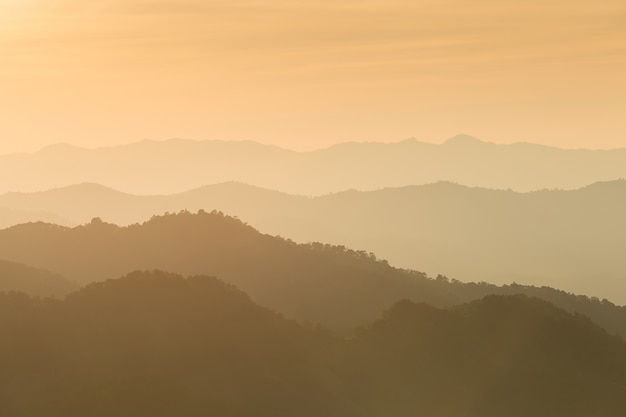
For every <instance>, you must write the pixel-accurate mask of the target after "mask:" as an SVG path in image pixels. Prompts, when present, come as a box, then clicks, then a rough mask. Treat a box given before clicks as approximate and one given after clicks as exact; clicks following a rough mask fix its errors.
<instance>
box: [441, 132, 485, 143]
mask: <svg viewBox="0 0 626 417" xmlns="http://www.w3.org/2000/svg"><path fill="white" fill-rule="evenodd" d="M488 143H489V142H485V141H482V140H480V139H478V138H475V137H474V136H470V135H465V134H461V135H456V136H453V137H451V138H449V139H448V140H446V141H445V142H444V143H443V144H444V145H446V146H472V145H481V144H488Z"/></svg>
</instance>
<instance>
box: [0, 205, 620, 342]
mask: <svg viewBox="0 0 626 417" xmlns="http://www.w3.org/2000/svg"><path fill="white" fill-rule="evenodd" d="M0 253H2V254H3V256H4V257H5V258H6V259H10V260H12V261H17V262H22V263H26V264H29V265H34V266H37V267H40V268H47V269H49V270H52V271H55V272H59V273H62V274H63V275H64V276H66V277H68V278H70V279H72V280H75V281H79V282H82V283H87V282H92V281H100V280H104V279H107V278H112V277H116V276H120V275H123V274H125V273H127V272H128V271H133V270H138V269H155V268H157V269H163V270H169V271H177V272H180V273H183V274H188V275H193V274H209V275H214V276H218V277H220V278H222V279H224V280H226V281H227V282H230V283H233V284H235V285H237V286H238V287H240V288H242V289H243V290H245V291H246V292H248V293H249V294H250V295H251V296H252V297H253V299H254V300H255V301H257V302H259V303H260V304H262V305H264V306H268V307H270V308H272V309H275V310H277V311H279V312H281V313H284V314H286V315H287V316H288V317H292V318H296V319H299V320H310V321H313V322H321V323H323V324H324V325H327V326H332V327H333V328H336V329H343V330H350V329H352V328H353V327H354V326H355V325H356V324H359V323H365V322H368V321H370V320H372V319H374V318H375V317H377V316H378V315H379V314H380V313H381V312H382V311H383V310H384V309H385V308H387V307H388V306H389V305H391V304H392V303H394V302H396V301H397V300H399V299H403V298H408V299H411V300H414V301H423V302H428V303H431V304H434V305H440V306H446V305H454V304H459V303H462V302H465V301H469V300H474V299H477V298H480V297H483V296H485V295H487V294H492V293H499V294H516V293H526V294H529V295H533V296H537V297H541V298H544V299H546V300H549V301H551V302H554V303H555V304H557V305H559V306H561V307H562V308H565V309H566V310H568V311H573V312H579V313H583V314H587V315H589V316H590V317H592V318H593V320H594V321H596V322H597V323H599V324H600V325H602V326H604V327H605V328H606V329H608V330H609V331H611V332H613V333H619V334H621V335H624V336H626V308H624V307H617V306H615V305H613V304H612V303H610V302H608V301H602V302H600V301H599V300H592V299H589V298H587V297H582V296H578V297H576V296H573V295H568V294H565V293H563V292H559V291H556V290H553V289H549V288H531V287H522V286H519V285H515V286H504V287H496V286H493V285H488V284H463V283H461V282H458V281H454V280H452V281H450V280H448V279H446V278H444V277H439V278H438V279H429V278H428V277H426V276H425V275H424V274H422V273H419V272H413V271H407V270H400V269H396V268H393V267H391V266H389V265H388V264H387V263H386V262H381V261H378V260H376V258H375V257H374V256H373V255H371V254H368V253H366V252H363V251H353V250H350V249H346V248H345V247H343V246H331V245H324V244H320V243H316V244H300V245H298V244H295V243H294V242H292V241H289V240H285V239H282V238H279V237H273V236H269V235H263V234H260V233H259V232H257V231H256V230H255V229H253V228H252V227H250V226H247V225H245V224H243V223H241V222H240V221H239V220H236V219H233V218H230V217H227V216H224V215H222V214H220V213H199V214H197V215H193V214H190V213H181V214H178V215H168V216H162V217H154V218H153V219H152V220H150V221H149V222H146V223H144V224H142V225H139V224H137V225H132V226H129V227H118V226H115V225H112V224H107V223H103V222H102V221H99V220H95V221H92V222H91V223H89V224H87V225H85V226H79V227H75V228H66V227H61V226H56V225H50V224H44V223H38V224H34V223H33V224H25V225H20V226H16V227H13V228H10V229H6V230H2V231H0Z"/></svg>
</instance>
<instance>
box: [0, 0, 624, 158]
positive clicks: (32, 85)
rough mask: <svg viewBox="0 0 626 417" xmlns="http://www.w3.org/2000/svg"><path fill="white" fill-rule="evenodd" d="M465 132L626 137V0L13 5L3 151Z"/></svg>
mask: <svg viewBox="0 0 626 417" xmlns="http://www.w3.org/2000/svg"><path fill="white" fill-rule="evenodd" d="M457 133H468V134H472V135H474V136H477V137H480V138H481V139H484V140H490V141H494V142H502V143H508V142H514V141H529V142H536V143H545V144H549V145H555V146H560V147H587V148H610V147H626V1H624V0H595V1H591V0H585V1H583V0H568V1H565V0H554V1H550V0H542V1H538V0H506V1H503V0H472V1H469V0H464V1H462V0H447V1H434V0H425V1H420V0H413V1H409V0H386V1H383V0H372V1H356V0H353V1H349V0H348V1H341V0H334V1H332V0H318V1H312V0H311V1H307V0H303V1H294V0H291V1H287V0H266V1H261V0H247V1H246V0H215V1H210V0H205V1H198V0H195V1H194V0H191V1H186V0H176V1H174V0H160V1H148V0H91V1H84V0H80V1H79V0H0V153H7V152H13V151H20V150H35V149H38V148H40V147H42V146H45V145H47V144H50V143H55V142H69V143H74V144H78V145H83V146H88V147H93V146H100V145H107V144H121V143H128V142H132V141H137V140H141V139H145V138H150V139H167V138H171V137H184V138H191V139H250V140H257V141H260V142H264V143H274V144H277V145H280V146H283V147H288V148H292V149H312V148H318V147H323V146H327V145H330V144H332V143H335V142H341V141H364V140H368V141H398V140H402V139H404V138H407V137H411V136H413V137H416V138H418V139H421V140H425V141H431V142H441V141H443V140H444V139H445V138H447V137H449V136H453V135H455V134H457Z"/></svg>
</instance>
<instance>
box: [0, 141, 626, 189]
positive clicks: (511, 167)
mask: <svg viewBox="0 0 626 417" xmlns="http://www.w3.org/2000/svg"><path fill="white" fill-rule="evenodd" d="M624 177H626V149H614V150H607V151H603V150H584V149H579V150H572V149H558V148H550V147H546V146H541V145H534V144H530V143H515V144H511V145H498V144H494V143H489V142H484V141H481V140H478V139H476V138H473V137H471V136H467V135H459V136H455V137H453V138H450V139H449V140H447V141H446V142H444V143H443V144H441V145H436V144H431V143H425V142H420V141H418V140H415V139H407V140H404V141H402V142H397V143H342V144H338V145H335V146H332V147H330V148H327V149H320V150H316V151H309V152H295V151H291V150H286V149H281V148H278V147H275V146H269V145H262V144H259V143H256V142H251V141H241V142H232V141H192V140H183V139H173V140H168V141H150V140H146V141H141V142H137V143H133V144H130V145H125V146H116V147H103V148H96V149H85V148H80V147H76V146H72V145H66V144H58V145H53V146H49V147H47V148H44V149H43V150H41V151H39V152H35V153H30V154H27V153H20V154H9V155H3V156H0V192H8V191H41V190H46V189H50V188H55V187H62V186H66V185H69V184H76V183H82V182H94V183H99V184H103V185H106V186H108V187H113V188H115V189H118V190H122V191H125V192H129V193H134V194H169V193H176V192H181V191H183V190H189V189H192V188H197V187H200V186H203V185H205V184H214V183H220V182H225V181H240V182H245V183H248V184H253V185H256V186H260V187H264V188H269V189H274V190H279V191H283V192H287V193H292V194H302V195H321V194H327V193H331V192H338V191H344V190H348V189H358V190H374V189H378V188H385V187H401V186H407V185H420V184H426V183H431V182H435V181H442V180H443V181H451V182H458V183H462V184H466V185H469V186H480V187H487V188H496V189H509V188H510V189H513V190H516V191H531V190H538V189H544V188H548V189H552V188H559V189H573V188H579V187H582V186H585V185H588V184H591V183H593V182H598V181H606V180H614V179H618V178H624Z"/></svg>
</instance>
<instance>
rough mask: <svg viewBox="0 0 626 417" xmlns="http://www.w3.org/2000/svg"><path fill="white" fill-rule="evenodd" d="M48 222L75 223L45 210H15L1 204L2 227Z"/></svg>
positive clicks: (0, 222) (0, 223) (68, 224)
mask: <svg viewBox="0 0 626 417" xmlns="http://www.w3.org/2000/svg"><path fill="white" fill-rule="evenodd" d="M38 221H42V222H47V223H56V224H62V225H67V226H70V225H73V223H72V221H71V220H69V219H67V218H65V217H61V216H59V215H56V214H53V213H49V212H45V211H39V210H34V211H29V210H15V209H12V208H8V207H2V206H0V229H4V228H7V227H9V226H14V225H16V224H20V223H28V222H38ZM74 224H75V223H74Z"/></svg>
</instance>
